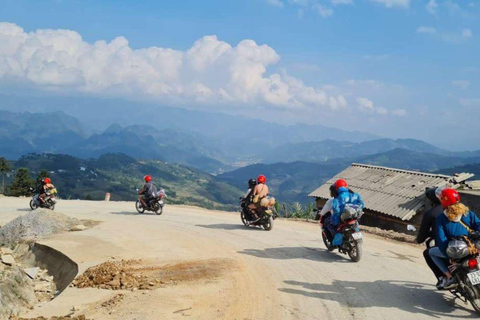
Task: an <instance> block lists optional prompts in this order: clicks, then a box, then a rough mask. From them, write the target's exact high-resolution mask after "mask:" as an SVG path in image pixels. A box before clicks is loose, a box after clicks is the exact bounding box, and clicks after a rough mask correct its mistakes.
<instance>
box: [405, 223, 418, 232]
mask: <svg viewBox="0 0 480 320" xmlns="http://www.w3.org/2000/svg"><path fill="white" fill-rule="evenodd" d="M407 230H408V231H417V228H415V226H413V225H411V224H409V225H408V226H407Z"/></svg>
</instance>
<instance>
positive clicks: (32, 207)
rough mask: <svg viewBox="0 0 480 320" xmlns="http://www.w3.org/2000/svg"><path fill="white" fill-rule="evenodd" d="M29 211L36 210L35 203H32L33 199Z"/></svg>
mask: <svg viewBox="0 0 480 320" xmlns="http://www.w3.org/2000/svg"><path fill="white" fill-rule="evenodd" d="M30 209H32V210H35V209H37V204H36V203H35V201H33V199H32V200H30Z"/></svg>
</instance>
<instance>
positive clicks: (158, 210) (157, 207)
mask: <svg viewBox="0 0 480 320" xmlns="http://www.w3.org/2000/svg"><path fill="white" fill-rule="evenodd" d="M165 197H167V194H166V193H165V190H163V189H160V191H159V192H158V193H157V196H156V197H155V198H153V199H149V200H147V206H146V207H144V206H143V204H142V203H141V202H140V200H137V202H135V209H137V211H138V213H144V212H145V211H152V212H155V214H156V215H158V216H159V215H161V214H162V213H163V207H164V206H165V203H164V201H163V198H165Z"/></svg>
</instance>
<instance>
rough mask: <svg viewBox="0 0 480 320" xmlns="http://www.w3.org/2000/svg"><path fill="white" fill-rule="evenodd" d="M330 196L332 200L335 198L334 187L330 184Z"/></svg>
mask: <svg viewBox="0 0 480 320" xmlns="http://www.w3.org/2000/svg"><path fill="white" fill-rule="evenodd" d="M330 196H331V197H332V198H336V197H337V189H336V188H335V185H334V184H332V185H331V186H330Z"/></svg>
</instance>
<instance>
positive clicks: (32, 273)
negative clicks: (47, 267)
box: [23, 267, 40, 279]
mask: <svg viewBox="0 0 480 320" xmlns="http://www.w3.org/2000/svg"><path fill="white" fill-rule="evenodd" d="M39 270H40V268H38V267H35V268H27V269H23V271H24V272H25V273H26V275H27V276H29V277H30V278H31V279H35V277H36V276H37V274H38V271H39Z"/></svg>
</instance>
